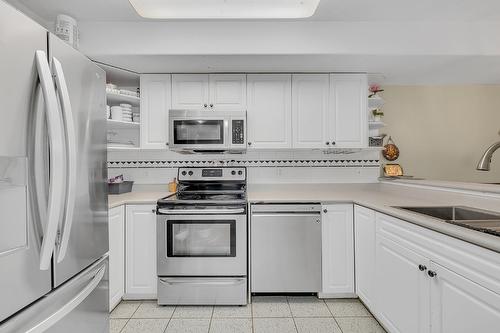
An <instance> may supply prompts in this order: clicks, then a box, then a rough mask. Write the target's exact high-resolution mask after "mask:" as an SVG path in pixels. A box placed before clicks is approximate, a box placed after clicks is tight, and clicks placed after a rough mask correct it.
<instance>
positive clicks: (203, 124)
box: [172, 119, 228, 150]
mask: <svg viewBox="0 0 500 333" xmlns="http://www.w3.org/2000/svg"><path fill="white" fill-rule="evenodd" d="M172 130H173V142H172V147H173V148H176V147H177V148H183V149H209V150H211V149H225V148H226V142H227V141H226V140H227V131H228V123H227V121H226V120H224V119H174V120H173V122H172Z"/></svg>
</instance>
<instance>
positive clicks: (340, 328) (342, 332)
mask: <svg viewBox="0 0 500 333" xmlns="http://www.w3.org/2000/svg"><path fill="white" fill-rule="evenodd" d="M323 302H325V305H326V308H327V309H328V311H329V312H330V314H331V315H332V318H333V320H334V321H335V324H337V327H338V328H339V330H340V333H344V331H343V330H342V327H340V324H339V322H338V321H337V318H335V316H334V315H333V312H332V310H330V307H329V306H328V304H327V303H326V301H325V300H323Z"/></svg>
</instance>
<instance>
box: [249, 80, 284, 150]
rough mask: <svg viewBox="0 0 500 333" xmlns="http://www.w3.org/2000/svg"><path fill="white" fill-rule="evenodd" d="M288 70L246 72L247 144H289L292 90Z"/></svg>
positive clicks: (269, 146)
mask: <svg viewBox="0 0 500 333" xmlns="http://www.w3.org/2000/svg"><path fill="white" fill-rule="evenodd" d="M291 82H292V77H291V75H289V74H249V75H248V76H247V85H248V89H247V93H248V112H247V119H248V126H247V127H248V129H247V131H248V148H268V149H272V148H291V146H292V140H291V138H292V136H291V132H292V124H291V94H292V84H291Z"/></svg>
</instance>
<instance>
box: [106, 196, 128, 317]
mask: <svg viewBox="0 0 500 333" xmlns="http://www.w3.org/2000/svg"><path fill="white" fill-rule="evenodd" d="M108 230H109V311H111V310H113V309H114V307H115V306H116V305H118V303H120V301H121V300H122V297H123V294H124V293H125V211H124V206H118V207H115V208H112V209H110V210H109V218H108Z"/></svg>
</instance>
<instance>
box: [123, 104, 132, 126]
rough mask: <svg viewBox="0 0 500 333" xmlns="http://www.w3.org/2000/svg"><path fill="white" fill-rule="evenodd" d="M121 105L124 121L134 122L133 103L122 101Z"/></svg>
mask: <svg viewBox="0 0 500 333" xmlns="http://www.w3.org/2000/svg"><path fill="white" fill-rule="evenodd" d="M120 107H121V108H122V121H129V122H132V105H130V104H126V103H122V104H120Z"/></svg>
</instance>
